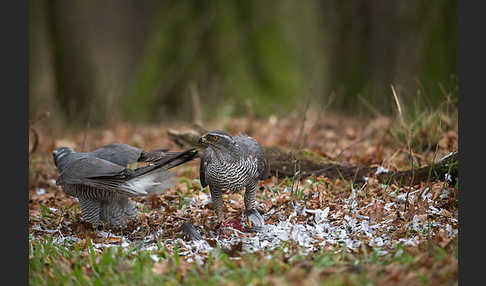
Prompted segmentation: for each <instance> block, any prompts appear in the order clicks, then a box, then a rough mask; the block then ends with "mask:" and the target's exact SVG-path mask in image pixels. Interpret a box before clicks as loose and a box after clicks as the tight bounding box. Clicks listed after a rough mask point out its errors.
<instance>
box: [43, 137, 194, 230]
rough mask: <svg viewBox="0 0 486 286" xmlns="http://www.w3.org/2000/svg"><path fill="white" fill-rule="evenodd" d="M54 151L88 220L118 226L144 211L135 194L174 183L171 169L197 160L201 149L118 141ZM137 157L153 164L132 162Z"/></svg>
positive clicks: (62, 181) (67, 188) (62, 180)
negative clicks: (155, 147) (144, 146)
mask: <svg viewBox="0 0 486 286" xmlns="http://www.w3.org/2000/svg"><path fill="white" fill-rule="evenodd" d="M52 154H53V157H54V164H55V165H56V167H57V169H58V171H59V178H58V179H57V181H56V183H57V184H58V185H61V186H62V188H63V190H64V192H66V193H67V194H69V195H71V196H74V197H77V198H78V200H79V205H80V208H81V214H82V217H83V220H85V221H87V222H90V223H91V224H92V225H93V226H94V227H97V226H98V225H100V224H101V223H106V224H107V225H108V226H109V227H111V228H115V229H116V228H123V227H124V226H126V224H127V221H128V219H130V218H134V217H136V216H137V214H138V212H137V209H136V207H135V205H134V204H133V203H132V202H131V201H130V200H129V197H136V196H146V195H153V194H160V193H162V192H164V191H166V190H167V189H168V188H170V187H172V186H173V182H172V174H171V173H170V172H169V171H168V169H170V168H173V167H176V166H178V165H180V164H183V163H185V162H187V161H190V160H192V159H193V158H194V157H195V156H196V154H197V151H196V150H195V149H190V150H186V151H183V152H169V151H168V150H153V151H143V150H142V149H140V148H136V147H132V146H130V145H126V144H118V143H114V144H110V145H107V146H104V147H101V148H99V149H96V150H94V151H92V152H86V153H84V152H75V151H74V150H73V149H71V148H69V147H60V148H57V149H55V150H54V151H53V153H52ZM136 162H149V163H150V164H149V165H147V166H143V167H140V168H137V169H130V168H128V167H127V165H128V164H132V163H136Z"/></svg>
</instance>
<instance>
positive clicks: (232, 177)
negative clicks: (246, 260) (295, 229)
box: [199, 131, 269, 228]
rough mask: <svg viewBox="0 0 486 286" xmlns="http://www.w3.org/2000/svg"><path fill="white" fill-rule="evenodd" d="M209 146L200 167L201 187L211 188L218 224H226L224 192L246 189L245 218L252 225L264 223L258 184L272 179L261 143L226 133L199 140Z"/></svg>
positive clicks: (211, 134) (214, 133)
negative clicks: (258, 199) (224, 218)
mask: <svg viewBox="0 0 486 286" xmlns="http://www.w3.org/2000/svg"><path fill="white" fill-rule="evenodd" d="M199 143H201V144H202V145H204V146H206V147H207V148H206V149H205V150H204V153H203V156H202V158H201V164H200V175H199V179H200V181H201V186H202V187H203V188H204V187H206V186H207V185H209V191H210V193H211V199H212V201H213V205H214V208H215V211H216V216H217V219H218V222H219V223H221V222H222V221H223V197H222V190H229V191H231V192H234V193H236V192H239V191H241V190H242V189H245V193H244V202H245V215H246V216H247V219H248V226H249V227H250V228H252V222H253V223H254V224H255V226H256V227H261V226H263V224H264V220H263V217H262V216H261V215H260V213H259V212H258V211H257V210H256V209H255V202H256V193H257V190H258V181H259V180H262V179H266V178H267V177H268V176H269V166H268V162H267V160H266V158H265V154H264V152H263V149H262V147H261V146H260V144H259V143H258V142H257V141H256V140H255V139H253V138H251V137H249V136H247V135H244V134H241V135H238V136H231V135H230V134H228V133H226V132H222V131H212V132H208V133H206V134H205V135H203V136H202V137H200V138H199Z"/></svg>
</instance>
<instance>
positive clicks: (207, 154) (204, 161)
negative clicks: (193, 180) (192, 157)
mask: <svg viewBox="0 0 486 286" xmlns="http://www.w3.org/2000/svg"><path fill="white" fill-rule="evenodd" d="M211 152H213V151H212V150H211V149H210V148H206V150H204V153H203V156H202V158H201V163H200V165H199V180H200V181H201V186H202V187H203V188H204V187H206V186H207V185H208V183H207V182H206V166H207V165H208V163H209V161H210V160H211Z"/></svg>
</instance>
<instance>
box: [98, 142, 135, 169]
mask: <svg viewBox="0 0 486 286" xmlns="http://www.w3.org/2000/svg"><path fill="white" fill-rule="evenodd" d="M142 152H143V149H141V148H137V147H133V146H130V145H127V144H120V143H112V144H109V145H106V146H103V147H101V148H98V149H96V150H94V151H93V152H91V155H93V156H95V157H97V158H100V159H103V160H106V161H110V162H112V163H115V164H117V165H120V166H127V165H128V164H132V163H135V162H138V159H139V158H140V155H141V154H142Z"/></svg>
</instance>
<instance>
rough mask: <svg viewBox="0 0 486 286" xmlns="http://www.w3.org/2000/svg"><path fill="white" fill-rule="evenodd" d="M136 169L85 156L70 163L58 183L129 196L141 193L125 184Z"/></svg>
mask: <svg viewBox="0 0 486 286" xmlns="http://www.w3.org/2000/svg"><path fill="white" fill-rule="evenodd" d="M133 175H134V171H132V170H130V169H128V168H125V167H123V166H120V165H118V164H115V163H112V162H109V161H107V160H103V159H100V158H97V157H91V156H90V157H84V158H81V159H79V160H75V161H73V162H72V163H70V164H69V165H68V166H66V168H64V170H63V171H62V172H61V174H60V175H59V178H58V179H57V184H60V185H63V184H81V185H87V186H91V187H95V188H99V189H103V190H107V191H114V192H119V193H123V194H126V195H129V196H134V195H141V194H140V193H139V192H137V191H136V190H134V189H132V188H129V187H127V186H124V185H123V183H125V182H126V181H127V180H129V179H130V178H132V177H133Z"/></svg>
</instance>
